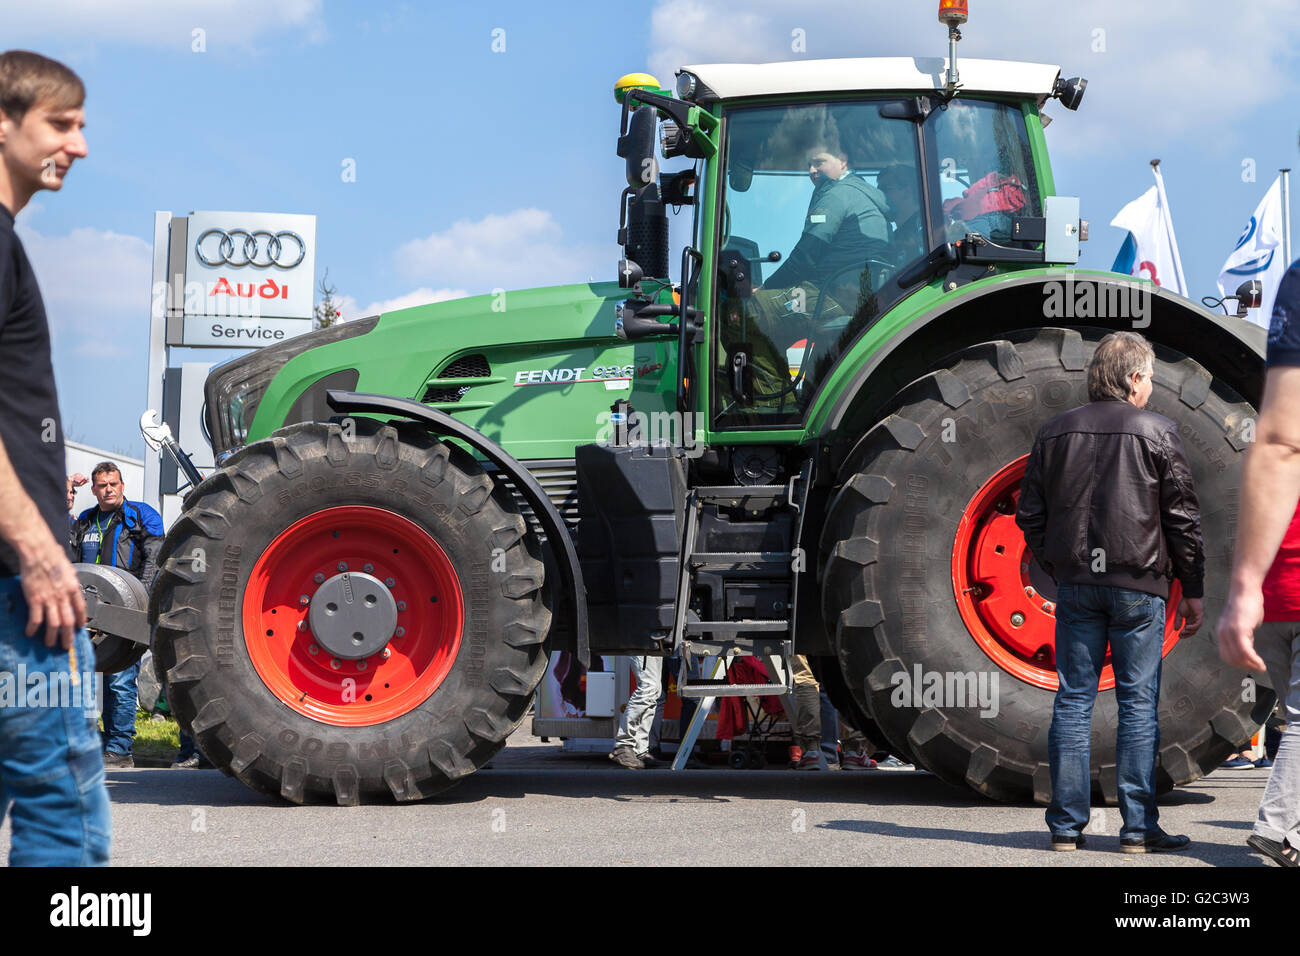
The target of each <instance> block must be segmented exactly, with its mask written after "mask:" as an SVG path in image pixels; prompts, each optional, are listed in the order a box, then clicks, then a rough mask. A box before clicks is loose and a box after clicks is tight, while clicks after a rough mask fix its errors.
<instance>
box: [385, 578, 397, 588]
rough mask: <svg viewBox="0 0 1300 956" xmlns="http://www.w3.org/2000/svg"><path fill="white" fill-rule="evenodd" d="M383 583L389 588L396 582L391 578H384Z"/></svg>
mask: <svg viewBox="0 0 1300 956" xmlns="http://www.w3.org/2000/svg"><path fill="white" fill-rule="evenodd" d="M384 583H385V584H386V585H388V586H389V587H390V588H391V587H392V586H393V585H394V584H396V583H397V582H396V581H394V580H393V579H392V578H384Z"/></svg>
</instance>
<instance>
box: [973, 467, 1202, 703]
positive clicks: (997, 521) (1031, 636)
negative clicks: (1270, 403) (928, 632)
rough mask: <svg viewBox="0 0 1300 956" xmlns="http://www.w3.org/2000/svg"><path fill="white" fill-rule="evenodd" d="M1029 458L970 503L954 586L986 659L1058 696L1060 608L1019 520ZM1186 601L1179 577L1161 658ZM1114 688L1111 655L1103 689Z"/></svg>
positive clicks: (1174, 639)
mask: <svg viewBox="0 0 1300 956" xmlns="http://www.w3.org/2000/svg"><path fill="white" fill-rule="evenodd" d="M1028 460H1029V456H1028V455H1024V456H1023V457H1020V458H1017V459H1016V460H1015V461H1013V462H1011V463H1010V464H1008V465H1006V466H1004V467H1003V468H1001V469H1000V470H999V471H998V472H997V473H996V474H995V475H993V477H992V478H990V479H989V480H988V481H986V482H985V483H984V485H983V486H982V487H981V488H980V489H979V491H977V492H975V496H974V497H973V498H971V500H970V503H969V504H967V505H966V510H965V511H963V512H962V516H961V521H960V523H959V524H958V526H957V537H956V540H955V541H954V542H953V549H952V583H953V590H954V591H955V592H956V597H957V609H958V611H959V612H960V613H961V618H962V621H963V622H965V624H966V628H967V630H968V631H969V632H970V635H971V637H973V638H974V639H975V643H976V644H978V645H979V646H980V648H981V649H982V650H983V651H984V653H986V654H987V655H988V656H989V657H990V658H991V659H992V660H993V662H994V663H995V664H997V665H998V666H999V667H1001V668H1002V669H1003V670H1004V671H1006V672H1007V673H1009V674H1012V675H1013V676H1015V677H1018V678H1020V679H1021V680H1023V681H1025V682H1026V683H1029V684H1033V685H1034V686H1036V687H1045V688H1047V689H1048V690H1056V688H1057V686H1058V682H1057V679H1056V602H1055V600H1053V599H1052V598H1051V597H1049V596H1048V595H1047V594H1045V593H1044V591H1046V590H1047V587H1045V586H1044V585H1043V581H1044V580H1048V581H1049V584H1050V579H1046V576H1045V575H1042V573H1041V572H1040V571H1038V570H1037V568H1036V567H1035V566H1034V565H1033V553H1032V552H1031V551H1030V550H1029V546H1028V545H1027V544H1025V536H1024V534H1023V533H1022V532H1021V531H1020V528H1019V526H1018V525H1017V524H1016V519H1015V514H1016V505H1017V504H1018V503H1019V501H1020V481H1021V479H1022V478H1024V476H1025V463H1026V462H1027V461H1028ZM1035 582H1037V583H1035ZM1053 593H1054V592H1053ZM1181 596H1182V586H1181V585H1180V584H1179V582H1178V581H1177V579H1175V580H1174V582H1173V586H1172V587H1171V589H1170V593H1169V600H1168V602H1167V604H1166V615H1165V637H1164V644H1163V646H1162V648H1161V652H1160V653H1161V656H1162V657H1163V656H1164V655H1166V654H1168V653H1169V651H1170V650H1171V649H1172V648H1173V646H1174V645H1175V644H1176V643H1178V635H1179V630H1178V629H1177V628H1175V627H1174V617H1175V611H1176V609H1177V607H1178V601H1179V599H1180V598H1181ZM1114 686H1115V671H1114V669H1113V668H1112V667H1111V664H1110V651H1109V650H1107V652H1106V663H1105V665H1104V666H1103V667H1102V671H1101V681H1100V682H1099V683H1098V685H1097V687H1098V689H1099V690H1106V689H1107V688H1110V687H1114Z"/></svg>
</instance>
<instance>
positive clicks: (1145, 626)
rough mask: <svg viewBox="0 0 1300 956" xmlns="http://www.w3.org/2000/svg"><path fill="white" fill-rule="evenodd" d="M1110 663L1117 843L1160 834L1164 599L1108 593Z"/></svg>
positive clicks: (1116, 590)
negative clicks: (1115, 708)
mask: <svg viewBox="0 0 1300 956" xmlns="http://www.w3.org/2000/svg"><path fill="white" fill-rule="evenodd" d="M1111 602H1112V603H1111V608H1112V612H1111V620H1110V628H1109V632H1108V633H1109V637H1110V659H1111V664H1112V666H1113V668H1114V671H1115V697H1116V702H1117V703H1118V705H1119V726H1118V727H1117V729H1116V744H1115V750H1116V756H1115V774H1116V783H1117V789H1118V793H1119V812H1120V816H1121V817H1122V818H1123V820H1124V826H1123V829H1121V831H1120V839H1123V838H1124V837H1140V836H1146V835H1149V834H1155V833H1157V832H1158V831H1159V829H1160V827H1159V817H1160V813H1159V810H1158V809H1157V808H1156V756H1157V754H1159V753H1160V723H1159V719H1158V709H1159V702H1160V663H1161V656H1160V652H1161V649H1162V644H1163V638H1164V633H1165V601H1164V598H1161V597H1158V596H1156V595H1154V594H1146V593H1144V592H1142V591H1131V590H1128V589H1126V588H1112V589H1111Z"/></svg>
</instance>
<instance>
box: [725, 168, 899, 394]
mask: <svg viewBox="0 0 1300 956" xmlns="http://www.w3.org/2000/svg"><path fill="white" fill-rule="evenodd" d="M808 178H809V179H810V180H811V181H812V184H813V192H812V197H811V198H810V199H809V200H808V213H807V215H806V217H805V218H804V223H803V233H802V234H801V235H800V237H799V241H798V243H796V245H795V247H794V249H793V250H792V251H791V252H790V255H789V257H788V258H787V259H786V261H785V262H784V263H783V264H782V265H781V267H780V268H779V269H777V270H776V272H774V273H773V274H772V275H771V276H770V277H769V278H768V280H767V281H766V282H765V283H764V284H763V286H761V287H758V288H755V289H754V291H753V295H752V296H750V297H749V298H747V299H745V300H743V303H744V304H743V306H741V304H740V303H737V306H739V307H742V308H743V309H744V310H745V312H746V313H747V317H748V318H749V319H750V320H751V323H752V324H751V326H750V334H751V335H752V336H753V339H754V342H753V344H754V366H755V371H756V372H757V373H759V377H760V379H765V380H766V381H765V382H764V383H763V384H764V385H768V386H770V385H772V384H773V383H779V382H788V381H789V376H788V374H787V373H786V371H785V370H786V364H787V363H786V361H785V354H784V352H783V351H782V350H783V349H784V348H785V347H787V346H789V345H791V344H792V343H793V342H794V341H795V340H797V339H799V338H802V337H803V336H804V335H806V334H808V330H807V328H806V327H805V324H804V323H806V322H807V321H808V320H810V319H812V318H813V316H814V315H815V316H816V318H817V319H818V320H825V319H832V318H836V317H842V316H844V315H847V314H852V311H853V309H854V308H855V307H856V305H857V302H858V299H859V297H860V294H861V293H862V292H864V291H865V292H869V291H870V288H869V286H870V283H869V281H864V270H865V268H866V262H867V259H868V258H869V257H870V256H871V255H872V254H873V252H874V251H875V250H878V249H880V248H882V247H883V246H884V245H885V244H886V243H887V242H888V241H889V239H890V225H889V221H888V219H887V218H886V211H887V210H888V209H889V202H888V200H887V199H886V198H885V194H884V193H883V192H881V191H880V190H879V189H877V188H876V187H875V186H872V185H871V184H869V183H868V182H867V181H866V180H864V179H863V178H862V177H860V176H857V175H855V174H854V173H852V172H850V171H849V161H848V154H847V153H845V152H844V151H843V150H839V149H833V148H831V147H829V146H822V145H819V146H817V147H815V148H814V149H812V150H810V151H809V158H808ZM846 306H847V307H846ZM740 320H741V316H740V315H738V314H735V313H733V314H732V316H731V322H732V324H739V323H740ZM778 343H779V345H780V349H778V348H777V345H778ZM768 352H771V353H772V354H771V355H770V356H769V355H766V354H765V353H768ZM769 359H770V360H769ZM769 366H770V367H769ZM759 387H760V390H765V389H763V387H762V386H761V385H760V386H759Z"/></svg>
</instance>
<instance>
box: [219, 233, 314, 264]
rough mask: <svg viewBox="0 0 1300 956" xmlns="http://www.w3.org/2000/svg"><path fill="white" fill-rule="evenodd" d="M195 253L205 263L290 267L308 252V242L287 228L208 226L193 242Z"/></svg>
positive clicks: (300, 260)
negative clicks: (274, 230) (210, 227)
mask: <svg viewBox="0 0 1300 956" xmlns="http://www.w3.org/2000/svg"><path fill="white" fill-rule="evenodd" d="M205 250H206V251H205ZM194 255H195V256H197V257H198V260H199V262H201V263H203V264H204V265H205V266H223V265H224V266H233V267H235V268H238V267H239V266H253V267H254V268H257V269H266V268H269V267H270V266H279V267H280V268H281V269H292V268H293V267H294V266H296V265H297V264H298V263H300V262H302V260H303V257H304V256H306V255H307V243H305V242H303V241H302V236H300V235H298V234H297V233H296V232H290V231H289V230H288V229H285V230H282V231H280V232H268V231H267V230H265V229H254V230H253V231H252V232H249V231H248V230H247V229H209V230H207V231H206V232H205V233H203V235H201V236H199V240H198V242H196V243H194Z"/></svg>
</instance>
